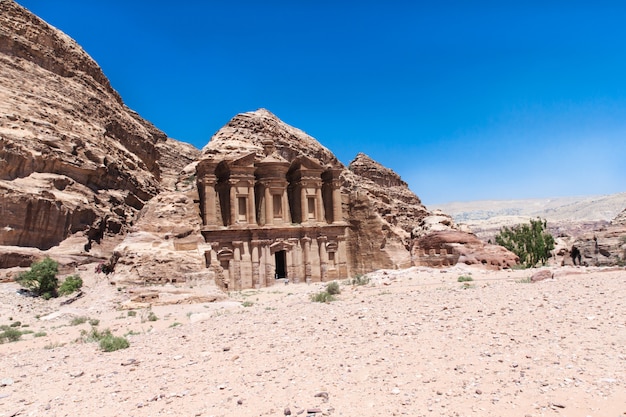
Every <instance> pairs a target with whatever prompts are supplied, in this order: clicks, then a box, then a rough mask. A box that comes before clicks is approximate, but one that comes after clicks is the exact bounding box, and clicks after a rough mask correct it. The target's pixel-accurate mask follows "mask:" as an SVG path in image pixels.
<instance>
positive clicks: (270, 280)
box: [263, 240, 274, 287]
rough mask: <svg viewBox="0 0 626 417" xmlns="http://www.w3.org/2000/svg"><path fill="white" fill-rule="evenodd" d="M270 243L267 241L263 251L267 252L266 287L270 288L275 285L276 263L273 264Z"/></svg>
mask: <svg viewBox="0 0 626 417" xmlns="http://www.w3.org/2000/svg"><path fill="white" fill-rule="evenodd" d="M270 243H271V242H270V241H269V240H268V241H265V242H264V246H263V251H264V252H265V285H266V286H267V287H270V286H272V285H274V263H273V262H272V251H271V250H270Z"/></svg>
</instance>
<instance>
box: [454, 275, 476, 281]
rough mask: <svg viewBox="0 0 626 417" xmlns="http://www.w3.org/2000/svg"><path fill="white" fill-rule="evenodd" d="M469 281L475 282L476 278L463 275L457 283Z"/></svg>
mask: <svg viewBox="0 0 626 417" xmlns="http://www.w3.org/2000/svg"><path fill="white" fill-rule="evenodd" d="M469 281H474V278H472V277H470V276H468V275H461V276H460V277H458V278H457V282H469Z"/></svg>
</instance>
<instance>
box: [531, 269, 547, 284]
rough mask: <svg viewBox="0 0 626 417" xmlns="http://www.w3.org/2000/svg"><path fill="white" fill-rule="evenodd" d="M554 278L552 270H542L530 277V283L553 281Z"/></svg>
mask: <svg viewBox="0 0 626 417" xmlns="http://www.w3.org/2000/svg"><path fill="white" fill-rule="evenodd" d="M552 277H553V273H552V271H551V270H549V269H542V270H539V271H537V272H535V273H534V274H533V275H532V276H531V277H530V282H539V281H544V280H546V279H552Z"/></svg>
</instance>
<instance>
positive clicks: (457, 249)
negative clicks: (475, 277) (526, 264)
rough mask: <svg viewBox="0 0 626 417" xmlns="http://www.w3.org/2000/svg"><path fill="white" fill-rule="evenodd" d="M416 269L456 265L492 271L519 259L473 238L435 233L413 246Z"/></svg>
mask: <svg viewBox="0 0 626 417" xmlns="http://www.w3.org/2000/svg"><path fill="white" fill-rule="evenodd" d="M411 255H412V258H413V263H414V265H416V266H431V267H442V266H451V265H455V264H456V263H464V264H467V265H484V266H485V267H488V268H492V269H501V268H510V267H512V266H513V265H516V264H517V263H518V261H519V258H518V257H517V255H515V254H514V253H512V252H510V251H508V250H507V249H505V248H503V247H502V246H498V245H490V244H486V243H484V242H482V241H481V240H480V239H478V238H477V237H476V236H475V235H473V234H470V233H466V232H460V231H454V230H449V231H437V232H432V233H429V234H427V235H424V236H422V237H420V238H418V239H416V240H415V241H414V242H413V247H412V248H411Z"/></svg>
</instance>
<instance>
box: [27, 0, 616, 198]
mask: <svg viewBox="0 0 626 417" xmlns="http://www.w3.org/2000/svg"><path fill="white" fill-rule="evenodd" d="M18 3H20V4H22V5H23V6H25V7H27V8H28V9H30V10H31V11H33V12H34V13H35V14H37V15H38V16H40V17H42V18H43V19H44V20H46V21H48V22H49V23H50V24H52V25H53V26H56V27H57V28H59V29H61V30H63V31H64V32H65V33H67V34H68V35H70V36H71V37H73V38H74V39H76V40H77V42H78V43H79V44H80V45H81V46H82V47H83V48H84V49H85V50H86V51H87V52H88V53H89V54H90V55H91V56H92V57H93V58H94V59H95V60H96V61H97V62H98V63H99V64H100V66H101V67H102V68H103V70H104V72H105V74H106V75H107V76H108V77H109V79H110V80H111V84H112V85H113V87H114V88H115V89H116V90H118V91H119V92H120V94H121V96H122V98H123V99H124V101H125V102H126V104H127V105H128V106H129V107H131V108H133V109H134V110H136V111H137V112H139V113H140V114H141V115H142V116H143V117H144V118H146V119H148V120H150V121H151V122H152V123H154V124H155V125H156V126H157V127H159V128H160V129H162V130H163V131H165V132H166V133H167V134H168V135H169V136H170V137H173V138H175V139H178V140H182V141H185V142H189V143H192V144H193V145H195V146H197V147H199V148H201V147H202V146H204V145H205V144H206V143H207V142H208V140H209V138H210V137H211V135H212V134H213V133H214V132H215V131H217V130H218V129H219V128H220V127H221V126H223V125H224V124H225V123H226V122H227V121H228V120H229V119H230V118H231V117H233V116H234V115H235V114H237V113H241V112H245V111H251V110H256V109H257V108H260V107H264V108H267V109H268V110H270V111H271V112H273V113H274V114H276V115H277V116H278V117H280V118H281V119H282V120H284V121H285V122H286V123H289V124H291V125H294V126H296V127H298V128H300V129H302V130H304V131H305V132H307V133H308V134H310V135H312V136H314V137H315V138H317V139H318V140H319V141H320V142H321V143H322V144H324V145H325V146H327V147H328V148H329V149H330V150H332V151H333V152H334V153H335V154H336V155H337V156H338V157H339V159H340V160H341V161H342V162H343V163H345V164H348V163H349V162H350V161H351V160H352V159H353V158H354V156H355V155H356V154H357V153H358V152H365V153H366V154H368V155H369V156H371V157H372V158H374V159H375V160H377V161H379V162H381V163H382V164H384V165H385V166H387V167H390V168H392V169H394V170H395V171H396V172H398V173H399V174H400V175H401V176H402V178H403V179H404V180H405V181H407V182H408V183H409V186H410V187H411V189H412V190H413V191H414V192H415V193H416V194H417V195H418V196H420V198H421V199H422V201H423V202H424V203H425V204H427V205H429V204H436V203H443V202H449V201H463V200H479V199H513V198H531V197H552V196H554V197H556V196H571V195H586V194H608V193H615V192H622V191H626V184H625V182H626V181H625V180H626V2H617V1H613V2H603V1H602V0H596V1H586V2H579V1H576V0H570V1H549V0H546V1H519V2H503V1H471V2H470V1H431V2H420V1H393V0H390V1H382V0H380V1H367V0H360V1H353V2H350V1H344V2H341V1H330V0H315V1H308V0H302V1H300V0H293V1H273V0H265V1H259V0H254V1H226V0H225V1H201V0H195V1H185V0H179V1H159V0H151V1H144V0H106V1H84V0H55V1H50V0H18ZM429 3H430V4H429Z"/></svg>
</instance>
